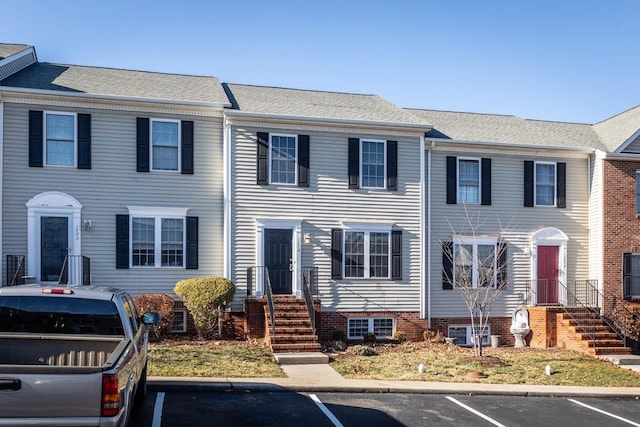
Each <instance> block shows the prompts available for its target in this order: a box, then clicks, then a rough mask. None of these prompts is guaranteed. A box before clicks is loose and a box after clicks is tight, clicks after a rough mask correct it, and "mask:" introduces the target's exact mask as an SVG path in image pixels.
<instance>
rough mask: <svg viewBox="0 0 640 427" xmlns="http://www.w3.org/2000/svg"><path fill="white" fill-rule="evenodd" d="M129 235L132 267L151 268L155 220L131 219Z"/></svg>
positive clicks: (152, 264)
mask: <svg viewBox="0 0 640 427" xmlns="http://www.w3.org/2000/svg"><path fill="white" fill-rule="evenodd" d="M131 234H132V237H131V243H132V248H133V261H132V263H133V265H136V266H151V267H153V266H154V264H155V253H154V249H155V243H154V242H155V219H154V218H132V219H131Z"/></svg>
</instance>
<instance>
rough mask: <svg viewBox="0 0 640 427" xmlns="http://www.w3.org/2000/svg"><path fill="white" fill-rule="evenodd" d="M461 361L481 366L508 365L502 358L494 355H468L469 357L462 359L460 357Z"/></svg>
mask: <svg viewBox="0 0 640 427" xmlns="http://www.w3.org/2000/svg"><path fill="white" fill-rule="evenodd" d="M462 362H463V363H473V362H475V363H478V364H479V365H480V366H482V367H483V368H495V367H502V366H509V364H508V363H505V362H503V361H502V360H500V359H499V358H497V357H494V356H483V357H478V356H470V357H465V358H464V359H462Z"/></svg>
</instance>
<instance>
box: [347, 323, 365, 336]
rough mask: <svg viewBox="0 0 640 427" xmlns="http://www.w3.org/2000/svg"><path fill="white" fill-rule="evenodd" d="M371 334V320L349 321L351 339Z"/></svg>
mask: <svg viewBox="0 0 640 427" xmlns="http://www.w3.org/2000/svg"><path fill="white" fill-rule="evenodd" d="M367 332H369V319H349V338H359V337H362V336H363V335H364V334H365V333H367Z"/></svg>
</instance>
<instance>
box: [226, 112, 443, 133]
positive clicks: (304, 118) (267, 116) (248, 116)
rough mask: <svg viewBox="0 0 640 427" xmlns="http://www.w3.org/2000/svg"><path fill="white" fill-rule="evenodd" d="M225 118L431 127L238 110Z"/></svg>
mask: <svg viewBox="0 0 640 427" xmlns="http://www.w3.org/2000/svg"><path fill="white" fill-rule="evenodd" d="M225 116H226V117H230V118H233V117H237V118H241V119H258V120H266V121H274V122H275V121H285V122H306V123H323V124H327V123H329V124H336V125H345V126H346V125H350V126H354V125H355V126H360V127H369V128H371V127H377V128H385V129H389V128H394V129H402V130H407V131H416V132H425V130H427V131H428V130H430V129H431V128H432V126H431V125H424V124H419V123H401V122H381V121H376V120H351V119H335V118H325V117H311V116H291V115H285V114H268V113H251V112H246V111H238V110H227V111H225Z"/></svg>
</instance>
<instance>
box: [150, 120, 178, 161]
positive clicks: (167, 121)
mask: <svg viewBox="0 0 640 427" xmlns="http://www.w3.org/2000/svg"><path fill="white" fill-rule="evenodd" d="M155 122H163V123H176V124H177V125H178V147H177V148H178V164H177V167H176V169H175V170H174V169H156V168H155V167H154V166H153V148H154V144H153V124H154V123H155ZM180 123H181V121H180V120H175V119H159V118H155V119H154V118H152V119H149V167H150V170H152V171H153V172H161V173H181V172H182V126H181V125H180Z"/></svg>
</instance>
